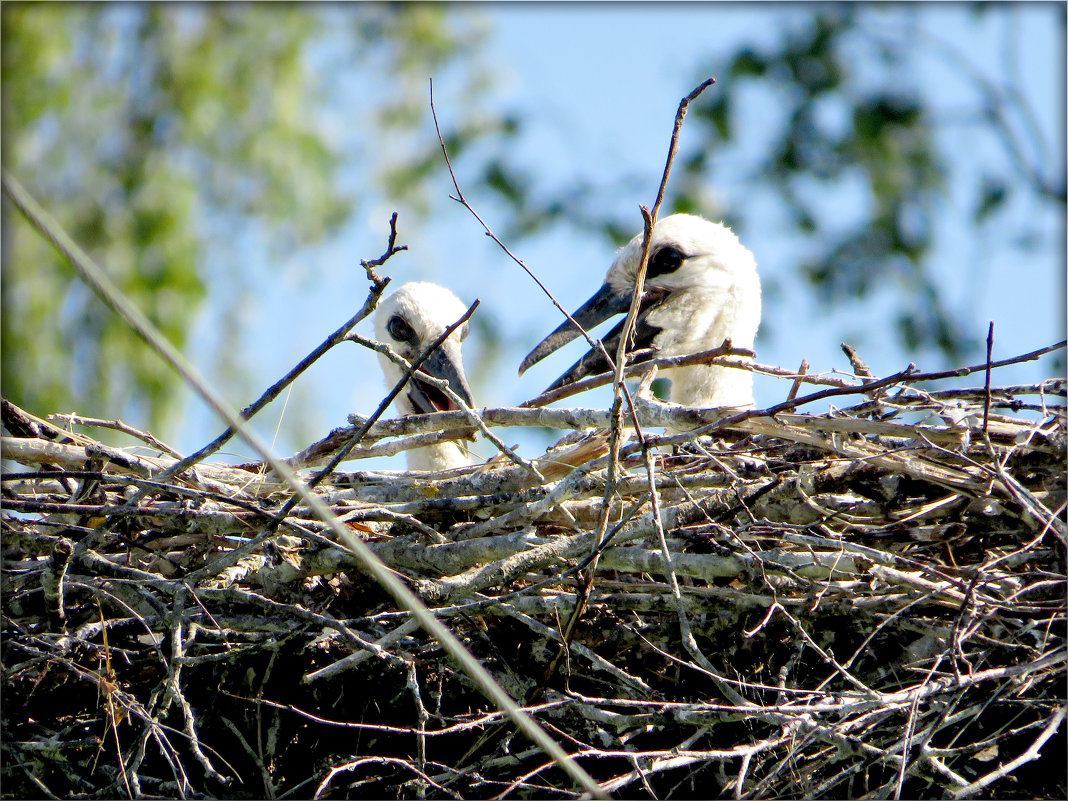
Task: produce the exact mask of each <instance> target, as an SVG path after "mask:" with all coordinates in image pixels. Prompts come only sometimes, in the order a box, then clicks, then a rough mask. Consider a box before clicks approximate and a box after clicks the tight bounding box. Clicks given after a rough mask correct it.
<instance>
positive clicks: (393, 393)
mask: <svg viewBox="0 0 1068 801" xmlns="http://www.w3.org/2000/svg"><path fill="white" fill-rule="evenodd" d="M478 304H479V301H478V300H475V302H474V303H472V304H471V306H470V308H468V310H467V311H466V312H464V314H463V315H462V316H461V317H460V319H459V320H457V321H456V322H455V323H453V324H452V325H450V326H449V327H448V328H446V329H445V330H444V331H443V332H442V334H441V336H439V337H438V338H437V339H435V340H434V341H433V342H431V343H430V345H429V346H428V347H427V348H426V350H424V351H423V352H422V353H421V354H419V358H417V359H416V360H415V361H414V362H412V364H411V365H410V366H409V367H408V369H407V371H406V372H405V373H404V375H403V376H401V379H400V381H398V382H397V385H396V386H394V387H393V389H392V390H390V391H389V393H388V394H387V395H386V397H385V399H384V400H383V401H382V402H381V403H380V404H378V408H377V409H375V411H374V414H372V415H371V416H370V417H369V418H367V421H366V422H365V423H364V425H363V427H362V428H360V430H359V431H357V432H356V433H355V434H353V435H352V436H351V437H350V438H349V440H348V442H346V443H345V444H344V445H343V446H342V447H341V448H340V449H339V450H338V452H337V453H336V454H334V457H333V458H332V459H331V460H330V461H329V462H327V464H326V466H325V467H323V468H322V469H321V470H320V471H319V472H318V473H316V474H315V475H314V476H312V477H311V479H309V481H308V483H307V485H306V487H305V489H306V490H307V491H308V492H311V491H312V490H313V489H315V487H316V486H318V484H319V483H320V482H321V481H322V480H323V479H324V478H326V477H327V476H329V475H330V474H331V473H333V472H334V470H335V469H336V468H337V466H338V465H339V464H341V462H342V461H344V459H345V457H346V456H348V455H349V453H350V452H351V451H352V449H353V448H355V447H356V445H357V443H359V441H360V440H361V439H363V436H364V434H366V433H367V430H368V429H369V428H370V427H371V426H372V425H374V423H375V422H376V421H377V420H378V418H380V417H381V416H382V415H383V414H385V411H386V409H387V408H389V404H391V403H392V402H393V399H394V398H395V397H397V395H399V394H400V392H401V390H402V389H404V387H405V386H407V384H408V381H409V379H410V378H411V377H412V376H413V375H415V373H416V371H417V370H418V369H419V368H420V367H421V366H422V365H423V362H425V361H426V360H427V359H428V358H429V357H430V355H431V354H432V353H433V352H434V351H436V350H437V349H438V348H439V347H441V344H442V343H443V342H444V341H445V340H446V339H448V338H449V337H450V336H451V335H452V332H453V331H455V330H456V329H457V328H459V327H460V326H461V325H463V324H464V323H465V322H467V320H468V318H470V317H471V315H472V314H474V312H475V309H477V308H478ZM286 469H287V470H289V471H292V468H291V467H290V466H289V464H288V463H287V464H286ZM275 472H276V473H278V471H277V470H276V471H275ZM278 475H280V476H282V478H283V479H284V478H285V476H284V475H283V474H281V473H278ZM293 475H294V476H295V475H296V474H295V473H293ZM302 497H303V493H302V492H301V491H300V490H298V491H297V492H296V493H295V494H294V495H293V496H292V497H291V498H290V499H289V500H288V501H286V502H285V504H283V506H282V508H281V509H279V510H278V512H277V513H276V514H275V515H274V516H273V517H272V518H271V520H270V522H269V523H268V524H267V525H266V527H264V529H263V530H262V531H261V532H260V533H259V534H257V535H256V536H255V537H253V538H252V539H250V540H249V541H248V542H246V543H245V544H244V545H242V546H240V547H238V548H234V549H232V550H230V551H227V552H226V553H224V554H223V555H222V556H220V557H219V558H217V559H215V560H214V561H213V562H211V563H209V564H207V565H205V566H204V567H202V568H200V570H196V571H194V572H192V573H190V574H189V575H188V576H187V577H186V579H187V580H188V581H189V582H190V583H192V584H196V583H197V582H198V581H199V580H200V579H202V578H203V577H205V576H209V575H215V574H216V573H217V572H218V571H219V570H221V569H224V568H227V567H230V566H232V565H235V564H237V562H238V560H239V559H241V558H242V557H243V556H246V555H247V554H250V553H252V551H254V550H255V549H256V548H257V547H259V544H260V543H261V542H263V540H265V539H266V538H268V537H270V536H271V534H272V533H274V531H275V530H276V529H277V528H278V526H279V525H281V524H282V522H283V521H284V520H285V519H286V518H287V517H288V516H289V513H290V512H292V511H293V509H294V507H296V505H297V504H298V503H300V501H301V498H302ZM345 530H346V531H348V530H349V529H348V528H347V527H346V529H345Z"/></svg>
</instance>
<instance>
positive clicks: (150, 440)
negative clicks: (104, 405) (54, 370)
mask: <svg viewBox="0 0 1068 801" xmlns="http://www.w3.org/2000/svg"><path fill="white" fill-rule="evenodd" d="M48 419H49V420H62V421H64V422H66V423H67V424H68V425H72V426H74V425H78V426H92V427H94V428H110V429H112V430H114V431H120V432H122V433H123V434H129V435H130V436H131V437H134V438H136V439H139V440H141V441H142V442H144V443H145V444H147V445H150V446H152V447H153V448H156V449H157V450H159V451H162V452H163V453H165V454H167V455H168V456H173V457H174V458H175V459H181V458H182V454H180V453H178V451H176V450H175V449H174V448H172V447H171V446H169V445H167V444H165V443H163V442H160V441H159V440H158V439H156V438H155V437H154V436H152V435H151V434H149V433H148V432H147V431H141V430H139V429H136V428H134V427H133V426H130V425H127V424H126V423H124V422H122V420H101V419H99V418H97V417H82V416H81V415H77V414H75V413H74V412H71V413H70V414H50V415H48Z"/></svg>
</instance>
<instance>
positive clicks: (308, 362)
mask: <svg viewBox="0 0 1068 801" xmlns="http://www.w3.org/2000/svg"><path fill="white" fill-rule="evenodd" d="M407 249H408V246H407V245H398V244H397V212H393V214H392V216H391V217H390V218H389V241H388V242H387V244H386V250H385V252H384V253H383V254H382V255H381V256H379V257H378V258H377V259H370V260H367V259H361V260H360V266H362V267H363V268H364V270H365V271H366V272H367V278H368V279H369V280H370V281H371V291H370V292H369V293H368V295H367V300H365V301H364V304H363V306H362V307H360V310H359V311H358V312H356V314H354V315H353V316H352V317H351V318H350V319H349V320H348V321H347V322H345V323H344V324H343V325H342V326H341V327H340V328H338V329H337V330H336V331H335V332H334V333H332V334H331V335H330V336H329V337H327V338H326V339H325V340H324V341H323V342H322V343H321V344H320V345H319V346H318V347H317V348H316V349H315V350H313V351H312V352H311V353H309V354H308V355H307V356H305V357H304V358H303V359H301V360H300V361H299V362H298V363H297V364H296V365H295V366H294V367H293V369H292V370H290V371H289V372H288V373H286V374H285V375H284V376H282V377H281V378H280V379H278V381H276V382H275V383H274V384H272V385H271V386H270V387H269V388H268V389H267V391H266V392H264V393H263V395H261V396H260V398H259V399H258V400H256V401H254V402H253V403H251V404H249V405H248V406H246V407H245V408H244V409H242V410H241V419H242V420H249V419H251V418H252V416H253V415H255V414H256V413H257V412H259V411H260V410H261V409H263V407H264V406H266V405H267V404H268V403H270V402H271V401H273V400H274V399H275V398H277V397H278V396H279V395H280V394H281V393H282V390H284V389H285V388H286V387H288V386H289V385H290V384H292V383H293V382H294V381H295V380H296V379H297V377H298V376H300V375H301V373H303V372H304V371H305V370H307V369H308V368H309V367H311V366H312V364H314V363H315V362H317V361H318V360H319V359H320V358H322V356H323V355H324V354H325V353H326V352H327V351H328V350H330V349H331V348H333V347H334V346H336V345H338V344H339V343H341V342H344V341H345V338H346V336H348V334H349V332H350V331H352V329H353V328H354V327H355V326H356V324H357V323H359V322H360V321H361V320H363V319H364V318H366V317H367V316H368V315H369V314H370V313H371V312H373V311H374V310H375V307H376V306H377V305H378V300H379V298H381V297H382V293H383V292H385V291H386V286H387V285H388V284H389V281H390V279H389V278H388V277H387V278H382V277H380V276H379V275H378V274H377V273H376V272H375V270H374V268H375V267H381V266H382V265H383V264H385V263H386V261H387V260H388V259H389V258H390V257H391V256H393V255H394V254H396V253H399V252H400V251H402V250H407ZM234 433H235V429H234V427H233V426H230V427H229V428H227V429H226V430H225V431H224V432H223V433H221V434H220V435H219V436H218V437H216V438H215V439H214V440H212V441H211V442H209V443H208V444H207V445H205V446H204V447H203V448H201V449H200V450H199V451H197V452H196V453H194V454H192V455H190V456H188V457H187V458H186V459H184V460H182V461H181V462H179V463H178V464H176V465H174V466H172V467H171V468H170V470H169V471H165V472H164V474H163V476H162V477H161V478H160V480H161V481H166V480H167V479H168V478H170V477H171V476H174V475H177V474H178V473H179V472H181V471H184V470H185V469H186V468H188V467H189V466H190V465H192V464H196V463H197V462H200V461H203V460H204V459H206V458H207V457H208V456H211V455H212V454H213V453H215V452H216V451H217V450H219V448H221V447H222V446H223V445H225V444H226V442H227V441H229V440H230V438H231V437H233V436H234Z"/></svg>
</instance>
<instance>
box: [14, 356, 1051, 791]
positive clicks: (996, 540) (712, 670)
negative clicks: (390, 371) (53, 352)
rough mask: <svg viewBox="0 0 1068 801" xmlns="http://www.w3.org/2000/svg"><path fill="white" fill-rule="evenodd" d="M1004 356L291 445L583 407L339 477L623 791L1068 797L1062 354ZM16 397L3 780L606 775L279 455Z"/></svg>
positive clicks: (196, 783) (341, 505)
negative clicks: (519, 707)
mask: <svg viewBox="0 0 1068 801" xmlns="http://www.w3.org/2000/svg"><path fill="white" fill-rule="evenodd" d="M956 372H957V373H964V372H966V371H956ZM993 372H994V375H995V377H996V370H995V371H993ZM947 375H948V374H943V375H942V377H946V376H947ZM990 375H991V370H990V369H987V370H986V377H987V386H986V387H979V388H974V389H940V388H939V386H940V384H939V383H938V382H937V381H927V382H925V383H923V384H922V385H921V384H919V383H918V382H919V380H920V379H921V378H924V376H917V375H915V374H912V373H909V374H903V375H901V376H897V377H892V378H891V379H888V380H883V381H875V380H874V379H872V378H866V379H863V380H860V379H856V380H854V379H850V380H845V379H843V380H840V381H838V382H837V383H835V381H833V380H827V381H825V382H824V383H827V384H830V385H831V386H830V388H829V389H824V390H821V391H820V392H817V393H816V394H815V395H810V396H808V398H807V399H808V400H812V399H819V398H821V397H826V396H832V395H836V396H840V397H839V398H838V401H839V402H841V401H842V400H844V401H845V402H846V403H849V404H852V405H849V406H847V407H846V408H837V409H832V411H830V412H827V413H822V414H814V413H802V412H799V411H797V410H796V409H797V406H798V405H799V404H800V403H801V401H803V400H806V398H795V399H792V400H791V401H790V402H788V403H787V404H780V406H779V407H775V408H774V409H772V410H764V411H750V412H745V413H741V414H736V415H733V416H730V417H723V415H722V414H717V413H714V412H712V411H710V410H703V411H702V410H694V409H684V408H680V407H674V406H671V405H670V404H664V403H660V402H658V401H656V400H655V399H654V398H651V397H649V396H647V395H645V394H641V395H638V396H635V398H634V399H633V401H632V404H633V409H634V413H633V416H630V415H625V416H624V417H623V424H624V427H623V428H618V424H617V428H616V429H615V430H616V431H619V432H622V433H620V434H619V436H618V437H614V436H613V435H612V433H611V432H612V431H613V420H612V414H611V413H610V412H608V411H604V410H597V409H545V408H526V409H485V410H480V411H478V412H477V413H476V416H477V418H478V420H477V421H472V419H471V417H470V416H469V415H466V414H464V413H462V412H449V413H442V414H434V415H426V416H421V417H416V418H405V419H399V420H392V421H383V422H378V423H375V424H374V425H371V426H369V427H368V426H367V425H364V424H363V423H364V422H365V421H359V420H357V421H354V425H353V427H352V428H350V429H343V430H339V431H336V432H333V434H332V435H331V437H328V438H327V439H326V440H324V441H323V442H322V443H317V444H316V445H315V446H313V447H310V448H309V449H308V450H307V451H305V452H304V453H303V454H300V455H298V456H297V457H294V458H293V459H291V460H290V462H291V464H292V465H294V466H296V467H300V468H301V469H302V475H303V476H304V477H305V478H309V477H311V476H313V475H315V473H316V472H317V468H318V465H320V464H321V463H322V461H323V459H324V457H325V456H326V455H328V454H329V453H331V452H333V451H335V450H336V448H337V446H338V444H339V443H341V442H345V441H346V440H349V439H351V435H352V432H353V431H356V430H359V429H366V433H365V434H364V435H363V437H362V438H361V440H360V442H359V443H358V444H356V445H355V447H353V448H352V449H351V451H350V452H349V454H348V458H349V459H350V460H352V459H358V458H360V457H365V456H373V455H379V454H384V453H394V452H398V451H401V450H404V449H406V448H409V447H415V446H420V445H426V444H427V443H428V442H434V441H440V440H442V439H449V438H457V437H466V436H470V435H471V433H472V431H473V428H472V423H473V422H478V423H479V424H480V426H481V427H484V428H485V429H486V430H489V429H490V428H492V427H495V426H501V425H538V426H551V427H553V428H556V429H558V430H566V429H572V432H571V433H569V434H568V435H567V436H565V437H564V438H563V439H562V440H560V442H558V443H557V444H556V445H554V446H553V447H552V448H550V449H549V450H548V451H547V452H546V453H545V454H544V455H543V456H541V457H539V458H537V459H534V460H532V461H526V460H524V459H521V458H519V457H517V456H516V455H515V454H514V453H511V454H509V455H508V456H507V457H506V456H504V455H502V456H501V457H499V458H497V459H494V460H491V461H490V462H489V463H487V464H483V465H479V466H475V467H471V468H466V469H460V470H456V471H452V472H450V473H447V474H438V475H432V476H428V475H425V474H421V475H418V474H410V473H403V472H372V471H362V472H361V471H350V472H346V471H345V470H344V469H336V470H333V471H332V472H331V473H329V474H328V475H323V476H322V478H321V480H320V481H319V483H318V484H317V485H316V487H315V492H316V494H317V495H318V496H319V497H320V498H321V499H322V500H323V501H325V502H326V503H327V504H328V505H329V506H330V508H331V509H332V510H333V511H334V513H335V514H336V515H338V516H339V517H340V519H341V520H342V521H343V522H344V523H345V524H346V525H347V526H348V528H349V529H350V530H351V531H352V532H353V533H354V534H355V535H357V536H358V537H359V538H360V539H362V540H363V541H364V542H365V543H366V544H367V545H368V546H369V547H370V548H371V549H372V550H373V551H374V553H375V554H376V555H377V556H378V558H379V559H380V560H382V562H384V563H385V564H386V565H387V566H388V567H389V568H390V569H391V570H392V571H394V572H395V574H396V575H399V576H401V577H403V579H404V581H405V582H406V583H407V585H408V586H409V587H410V588H411V589H413V590H414V591H415V592H416V593H417V594H418V595H419V596H420V597H421V598H422V600H423V601H424V603H425V604H426V605H427V606H429V607H430V608H431V609H432V610H433V611H434V613H435V614H436V615H437V617H438V618H439V619H441V620H442V621H444V622H445V623H446V625H447V626H448V628H449V629H451V631H452V632H453V633H454V634H455V635H456V637H457V638H459V640H460V641H461V642H462V643H463V644H464V646H465V647H466V648H467V649H468V651H470V652H471V653H472V654H473V655H474V656H475V657H477V659H478V660H479V661H480V662H481V664H482V665H483V666H484V667H485V669H486V670H488V671H489V673H490V674H491V675H492V676H493V678H494V679H496V681H497V682H498V683H499V684H500V686H501V687H503V688H504V689H505V690H506V691H507V692H508V693H509V694H510V695H511V696H512V697H513V698H514V699H516V700H518V701H519V702H520V703H521V704H523V706H524V708H525V709H526V710H527V712H528V713H529V714H530V715H531V716H532V717H533V718H534V719H535V720H536V721H537V722H538V723H539V724H540V725H541V727H542V728H543V729H544V730H545V731H547V732H548V733H549V735H550V736H551V737H552V738H553V739H554V740H555V741H556V742H557V743H558V744H560V745H561V746H562V747H563V749H564V750H565V751H566V752H567V753H568V754H569V755H570V756H571V757H572V758H573V759H574V760H575V761H576V762H577V763H578V764H579V765H580V766H581V768H582V769H584V770H585V771H586V772H587V773H588V774H589V775H591V776H592V777H593V778H594V779H595V780H596V781H597V782H598V783H599V785H600V787H601V791H602V792H603V793H605V794H607V795H613V796H617V797H651V798H665V797H669V796H676V797H679V796H681V797H702V798H707V797H714V796H725V797H732V796H733V797H742V798H767V797H798V796H811V797H839V798H845V797H852V798H857V797H864V796H869V797H876V798H881V797H891V796H895V797H897V796H900V797H917V798H918V797H927V798H936V797H946V796H956V797H971V796H975V797H990V796H994V795H996V796H998V797H1003V798H1005V797H1021V798H1022V797H1041V798H1063V797H1065V795H1066V789H1068V788H1066V783H1065V771H1064V760H1063V752H1064V716H1065V701H1064V686H1065V660H1066V652H1065V544H1066V529H1065V524H1064V521H1063V513H1064V509H1065V471H1064V457H1065V416H1064V404H1063V401H1064V397H1065V385H1064V382H1063V381H1062V380H1050V381H1046V382H1044V383H1042V384H1039V385H1035V386H1014V387H998V386H997V384H996V382H995V383H994V386H993V387H991V386H990V381H989V379H990ZM937 377H938V376H934V378H937ZM978 377H980V378H981V377H982V373H981V372H979V375H978ZM795 378H796V377H795ZM927 378H931V376H927ZM809 380H815V379H809ZM920 386H923V388H922V389H921V388H920ZM624 408H627V407H626V406H624ZM3 412H4V416H3V422H4V427H5V429H6V432H5V433H6V434H7V436H6V437H5V440H4V458H5V460H6V462H5V466H6V467H5V472H4V474H3V493H4V494H3V498H4V511H3V560H4V563H3V566H4V570H3V588H2V589H3V670H4V709H3V717H4V737H3V749H4V757H5V759H4V765H3V768H2V771H3V774H2V775H3V795H4V796H5V797H34V796H41V795H45V794H47V795H49V796H50V797H57V796H58V797H97V798H100V797H115V796H127V795H132V796H150V797H190V796H192V797H204V796H209V797H221V796H225V797H231V798H253V797H256V798H260V797H267V798H282V797H287V796H288V797H310V796H316V797H319V796H321V797H415V796H419V797H453V798H469V797H480V798H481V797H531V796H532V797H539V798H555V797H563V798H566V797H573V796H577V795H579V794H580V792H581V789H580V788H577V787H576V785H575V784H574V782H573V781H572V779H571V777H570V776H569V774H567V773H566V772H565V771H564V770H563V769H562V768H561V766H560V765H559V764H558V763H557V762H555V761H554V760H553V759H551V758H549V757H547V756H546V755H545V753H544V752H543V750H542V749H540V748H539V747H536V746H535V745H534V744H532V742H531V741H529V740H528V739H526V738H525V737H523V736H522V735H519V736H517V731H516V728H515V726H514V725H513V722H512V720H511V719H510V718H509V717H507V716H506V715H505V714H503V713H502V712H501V711H500V709H499V708H498V707H497V706H496V705H495V704H494V703H491V702H490V701H488V700H486V697H485V696H484V694H483V693H482V692H481V691H480V689H479V686H478V685H476V683H474V682H473V680H472V679H471V678H470V677H469V675H468V674H467V673H466V672H465V671H464V670H463V669H461V667H460V666H459V664H458V662H457V661H456V660H455V659H454V658H453V656H452V655H450V653H449V652H448V651H447V650H445V649H444V648H443V647H442V645H441V644H440V643H439V641H438V640H436V639H434V638H432V637H430V636H428V635H427V634H426V633H425V632H424V630H423V629H422V628H420V627H419V626H418V625H417V624H416V622H415V621H414V620H413V619H412V617H411V614H410V613H409V612H408V611H407V610H405V609H403V608H399V607H398V605H397V603H396V602H395V601H394V600H393V598H392V597H391V596H390V595H387V594H386V593H385V592H384V591H383V590H382V589H381V587H380V586H379V584H378V583H377V582H375V581H374V580H372V579H371V578H370V577H369V576H368V574H367V573H366V572H365V571H363V570H362V569H361V567H360V564H361V563H360V562H359V561H358V560H357V558H356V557H355V555H354V554H353V552H352V551H351V550H350V549H349V548H347V547H345V546H344V545H343V544H340V543H339V542H338V541H337V539H336V537H335V536H334V535H333V533H332V531H331V529H329V528H328V527H327V526H326V525H325V524H324V523H323V522H322V521H321V520H319V519H318V518H317V517H316V516H315V515H314V514H313V513H312V511H311V510H310V509H309V508H308V507H307V506H306V505H304V504H303V503H297V504H295V505H293V504H290V505H289V506H290V508H289V509H288V510H287V512H286V514H285V516H284V519H283V518H282V516H281V515H280V514H279V512H280V510H282V509H283V507H284V505H285V504H286V502H287V501H289V500H290V498H291V496H292V493H291V491H290V490H289V488H288V487H287V486H286V485H285V484H284V483H282V482H281V481H280V480H279V479H278V478H276V477H275V475H274V474H273V473H272V472H271V471H270V470H269V469H266V468H265V466H264V465H261V464H248V465H240V466H231V465H224V464H217V463H201V464H198V465H196V466H195V467H192V468H189V469H187V470H185V471H184V472H182V473H180V474H179V475H178V476H175V477H166V474H164V479H163V480H162V481H161V480H159V479H158V476H160V474H161V473H162V472H163V471H164V470H165V469H166V468H167V467H168V466H170V465H172V464H173V463H174V462H175V458H173V457H172V456H168V455H166V454H165V446H163V445H162V444H160V443H154V442H151V441H150V438H147V436H146V435H143V434H140V433H139V432H131V433H133V434H136V435H137V436H139V437H141V438H142V439H144V440H145V441H146V442H148V444H146V445H143V446H141V447H139V448H122V449H119V448H115V447H108V446H105V445H102V444H101V443H99V442H98V441H97V440H95V439H93V438H92V437H90V436H88V434H86V433H75V430H74V429H75V426H74V425H72V423H77V424H79V425H78V426H77V427H78V428H79V429H80V430H81V431H82V432H87V431H92V430H94V429H93V428H91V426H94V425H105V423H104V421H92V420H86V419H84V418H77V417H74V416H54V417H53V418H52V419H51V421H45V420H42V419H38V418H35V417H33V416H31V415H29V414H27V413H26V412H24V411H22V410H20V409H18V408H17V407H15V406H13V405H11V404H9V403H6V402H5V405H4V409H3ZM635 423H637V427H636V428H635V426H634V424H635ZM108 425H111V424H108ZM628 426H629V427H628ZM665 427H666V430H667V431H668V433H667V434H659V435H654V434H653V433H652V432H653V430H654V429H656V430H659V431H663V430H665ZM673 432H684V433H673ZM15 463H17V464H18V465H20V467H18V468H15V466H14V465H15ZM353 464H358V462H353V461H348V462H344V463H342V467H350V466H352V465H353ZM1051 740H1052V742H1051ZM1043 746H1045V747H1044V748H1043Z"/></svg>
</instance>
